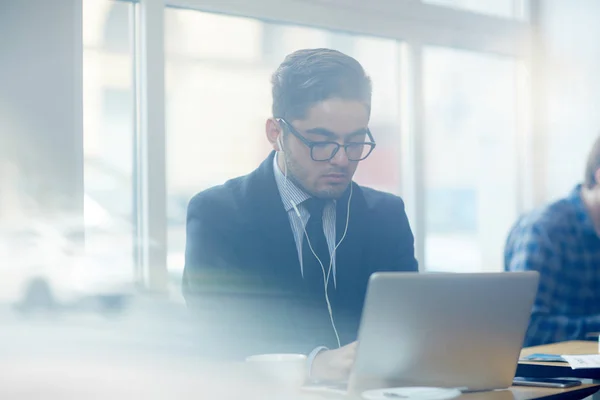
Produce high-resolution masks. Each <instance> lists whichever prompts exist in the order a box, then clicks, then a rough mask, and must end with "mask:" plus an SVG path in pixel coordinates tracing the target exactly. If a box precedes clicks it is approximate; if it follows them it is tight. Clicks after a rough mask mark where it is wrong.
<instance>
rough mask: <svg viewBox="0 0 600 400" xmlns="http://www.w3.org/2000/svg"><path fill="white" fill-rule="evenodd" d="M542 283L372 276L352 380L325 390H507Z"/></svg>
mask: <svg viewBox="0 0 600 400" xmlns="http://www.w3.org/2000/svg"><path fill="white" fill-rule="evenodd" d="M538 281H539V274H538V273H537V272H503V273H456V274H453V273H406V272H388V273H376V274H373V275H372V276H371V279H370V281H369V286H368V291H367V296H366V299H365V305H364V309H363V314H362V320H361V324H360V331H359V335H358V347H357V354H356V360H355V364H354V367H353V370H352V373H351V375H350V379H349V381H348V382H347V383H345V384H344V385H342V386H337V385H336V386H335V387H334V386H331V387H328V388H322V389H326V390H327V391H330V392H331V391H333V392H336V393H340V394H347V393H348V392H350V393H361V392H362V391H364V390H368V389H375V388H378V389H379V388H390V387H398V386H433V387H444V388H459V389H460V390H462V391H479V390H493V389H503V388H507V387H509V386H511V385H512V380H513V377H514V375H515V371H516V368H517V362H518V359H519V353H520V350H521V347H522V344H523V340H524V338H525V332H526V330H527V326H528V322H529V317H530V313H531V308H532V305H533V301H534V298H535V295H536V291H537V286H538Z"/></svg>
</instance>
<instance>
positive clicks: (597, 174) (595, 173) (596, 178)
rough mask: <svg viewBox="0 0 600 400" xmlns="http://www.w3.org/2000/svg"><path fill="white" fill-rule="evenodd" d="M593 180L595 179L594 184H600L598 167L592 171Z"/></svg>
mask: <svg viewBox="0 0 600 400" xmlns="http://www.w3.org/2000/svg"><path fill="white" fill-rule="evenodd" d="M594 180H595V181H596V186H598V185H600V168H599V169H597V170H596V172H594Z"/></svg>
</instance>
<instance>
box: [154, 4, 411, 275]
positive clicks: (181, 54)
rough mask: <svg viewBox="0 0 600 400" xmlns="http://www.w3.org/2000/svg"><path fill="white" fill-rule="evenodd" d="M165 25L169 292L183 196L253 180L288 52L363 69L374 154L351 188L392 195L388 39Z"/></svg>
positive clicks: (198, 22) (271, 26)
mask: <svg viewBox="0 0 600 400" xmlns="http://www.w3.org/2000/svg"><path fill="white" fill-rule="evenodd" d="M165 21H166V22H165V23H166V26H165V34H166V37H165V43H166V54H167V58H166V96H167V98H166V118H167V176H168V178H167V179H168V181H167V184H168V218H169V228H168V229H169V232H168V237H169V239H168V240H169V244H168V258H169V261H168V266H169V270H170V274H171V277H172V280H173V282H174V283H176V284H178V283H179V282H180V279H181V272H182V269H183V265H184V259H183V258H184V256H183V254H184V247H185V213H186V206H187V203H188V201H189V199H190V197H191V196H193V195H194V194H195V193H197V192H199V191H201V190H204V189H206V188H208V187H210V186H213V185H216V184H220V183H223V182H224V181H225V180H227V179H229V178H233V177H236V176H239V175H242V174H246V173H248V172H250V171H251V170H253V169H254V168H256V167H257V166H258V165H259V163H260V162H261V161H262V160H263V159H264V158H265V157H266V156H267V155H268V154H269V151H270V150H269V149H270V147H269V144H268V142H267V140H266V138H265V133H264V124H265V121H266V119H267V118H269V117H270V110H271V92H270V89H271V88H270V75H271V74H272V72H273V71H274V70H275V69H276V68H277V66H278V65H279V63H280V62H281V61H283V59H284V57H285V56H286V55H287V54H289V53H291V52H293V51H295V50H298V49H301V48H308V47H332V48H337V49H339V50H340V51H343V52H346V53H347V54H349V55H351V56H353V57H355V58H356V59H357V60H358V61H360V62H361V64H362V65H363V66H364V68H365V69H366V71H367V73H368V74H369V75H370V76H371V78H372V80H373V86H374V93H373V107H372V108H373V111H372V116H371V125H370V128H371V131H372V132H373V135H374V137H375V139H376V141H377V143H378V146H377V149H376V150H375V152H374V153H373V155H372V156H371V157H369V159H367V160H366V161H364V162H363V163H361V166H360V167H359V169H358V172H357V176H356V180H357V181H358V182H360V183H363V184H366V185H368V186H372V187H375V188H379V189H382V190H386V191H390V192H395V193H397V192H399V190H400V157H399V154H400V148H399V147H400V146H399V141H400V137H399V134H400V133H399V127H398V123H399V117H398V109H399V93H398V81H397V74H398V65H399V59H398V58H399V49H398V43H397V42H396V41H395V40H389V39H379V38H373V37H365V36H355V35H350V34H345V33H338V32H332V31H327V30H321V29H314V28H309V27H301V26H291V25H282V24H276V23H266V22H262V21H259V20H255V19H249V18H240V17H233V16H226V15H217V14H211V13H204V12H199V11H192V10H183V9H167V10H166V20H165ZM206 38H211V39H206ZM214 38H218V39H219V40H214ZM205 39H206V40H205Z"/></svg>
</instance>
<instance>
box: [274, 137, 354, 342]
mask: <svg viewBox="0 0 600 400" xmlns="http://www.w3.org/2000/svg"><path fill="white" fill-rule="evenodd" d="M277 146H278V147H279V150H278V152H281V153H285V152H284V150H283V141H282V140H281V134H280V135H279V136H277ZM284 157H285V154H284ZM283 164H284V176H285V185H287V184H288V179H287V162H284V163H283ZM352 193H353V186H352V182H350V196H349V197H348V208H347V211H346V227H345V228H344V233H343V234H342V237H341V238H340V241H339V242H337V244H336V245H335V246H334V247H333V252H332V254H331V257H330V260H329V268H328V269H327V272H325V266H324V265H323V262H322V261H321V259H320V258H319V256H317V253H316V252H315V251H314V249H313V247H312V244H311V243H310V238H309V237H308V233H307V232H306V226H305V225H304V222H303V221H302V216H301V214H300V211H299V210H298V206H297V204H294V203H292V206H293V207H294V211H295V212H296V216H297V217H298V219H299V220H300V222H301V224H302V230H303V231H304V235H305V236H306V243H307V244H308V247H309V248H310V252H311V253H312V254H313V256H315V258H316V259H317V261H318V262H319V265H320V266H321V271H322V272H323V282H324V289H325V302H326V303H327V311H329V320H330V321H331V326H332V327H333V332H334V333H335V338H336V340H337V345H338V347H342V345H341V343H340V336H339V334H338V331H337V328H336V326H335V321H334V319H333V310H332V309H331V302H330V301H329V293H328V288H329V277H330V275H331V270H332V268H333V261H334V260H335V254H336V251H337V248H338V247H339V246H340V244H342V242H343V241H344V239H345V238H346V233H347V232H348V224H349V223H350V202H351V201H352ZM333 284H334V287H337V282H336V276H335V275H334V277H333Z"/></svg>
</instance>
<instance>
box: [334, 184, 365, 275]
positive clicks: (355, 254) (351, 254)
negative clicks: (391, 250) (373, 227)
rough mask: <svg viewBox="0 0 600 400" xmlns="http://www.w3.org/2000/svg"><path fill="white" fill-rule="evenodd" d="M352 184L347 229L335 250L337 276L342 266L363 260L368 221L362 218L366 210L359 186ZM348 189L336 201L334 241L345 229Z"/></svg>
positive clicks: (342, 268)
mask: <svg viewBox="0 0 600 400" xmlns="http://www.w3.org/2000/svg"><path fill="white" fill-rule="evenodd" d="M352 185H353V189H352V190H353V193H352V199H351V201H350V219H349V220H348V230H347V231H346V237H345V238H344V240H343V241H342V243H340V245H339V247H338V249H337V251H336V269H337V274H336V275H337V276H339V275H340V273H344V272H345V271H344V266H345V265H346V266H347V265H355V264H358V265H360V263H361V261H362V260H363V254H364V248H365V245H366V242H367V240H368V237H366V234H365V232H366V231H367V223H368V221H367V220H366V219H365V218H364V215H365V213H364V211H365V210H366V207H367V206H366V201H365V198H364V196H363V194H362V190H361V189H360V186H358V185H357V184H355V183H352ZM349 192H350V191H349V190H347V191H346V193H345V194H344V196H342V199H341V201H338V206H337V209H336V227H335V228H336V236H337V240H336V243H337V242H339V240H340V239H341V238H342V235H343V234H344V230H345V229H346V220H347V216H348V199H349Z"/></svg>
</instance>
